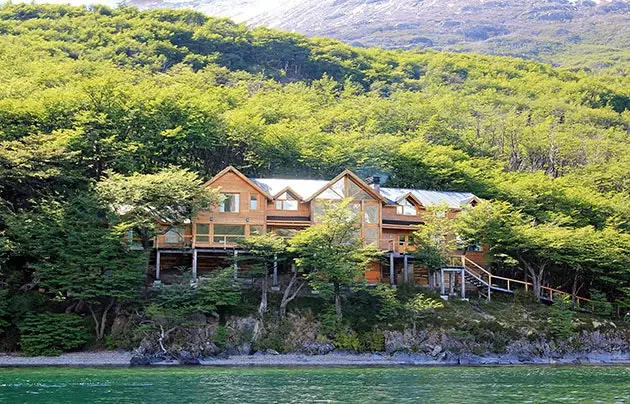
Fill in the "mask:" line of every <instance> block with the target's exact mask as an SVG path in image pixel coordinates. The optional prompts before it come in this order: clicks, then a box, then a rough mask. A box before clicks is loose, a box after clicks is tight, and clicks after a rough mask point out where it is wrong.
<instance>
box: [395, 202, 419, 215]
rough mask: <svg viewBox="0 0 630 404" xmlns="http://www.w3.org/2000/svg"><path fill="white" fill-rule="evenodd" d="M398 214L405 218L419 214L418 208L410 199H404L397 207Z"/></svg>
mask: <svg viewBox="0 0 630 404" xmlns="http://www.w3.org/2000/svg"><path fill="white" fill-rule="evenodd" d="M396 213H397V214H399V215H405V216H415V215H416V214H417V211H416V206H415V205H414V204H413V203H411V202H410V201H409V200H408V199H403V200H402V201H400V202H399V203H398V206H396Z"/></svg>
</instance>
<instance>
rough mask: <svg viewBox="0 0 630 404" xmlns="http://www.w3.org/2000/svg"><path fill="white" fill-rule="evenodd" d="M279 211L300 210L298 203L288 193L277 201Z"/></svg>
mask: <svg viewBox="0 0 630 404" xmlns="http://www.w3.org/2000/svg"><path fill="white" fill-rule="evenodd" d="M276 209H277V210H298V201H297V200H296V199H295V198H294V197H293V196H292V195H291V194H290V193H288V192H285V193H284V194H282V195H280V196H279V197H278V199H276Z"/></svg>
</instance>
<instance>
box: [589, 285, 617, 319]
mask: <svg viewBox="0 0 630 404" xmlns="http://www.w3.org/2000/svg"><path fill="white" fill-rule="evenodd" d="M591 304H592V307H593V314H597V315H598V316H603V317H610V316H612V314H613V307H612V304H610V303H608V301H607V299H606V294H605V293H602V292H600V291H598V290H593V291H592V292H591Z"/></svg>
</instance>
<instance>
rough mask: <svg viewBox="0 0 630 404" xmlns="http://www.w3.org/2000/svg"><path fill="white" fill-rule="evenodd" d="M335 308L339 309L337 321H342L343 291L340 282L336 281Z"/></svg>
mask: <svg viewBox="0 0 630 404" xmlns="http://www.w3.org/2000/svg"><path fill="white" fill-rule="evenodd" d="M335 308H336V309H337V321H341V319H342V318H343V313H342V312H341V291H340V290H339V284H338V283H335Z"/></svg>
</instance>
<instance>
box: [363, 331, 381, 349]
mask: <svg viewBox="0 0 630 404" xmlns="http://www.w3.org/2000/svg"><path fill="white" fill-rule="evenodd" d="M359 342H360V344H361V350H362V351H365V352H383V351H385V335H384V334H383V333H382V332H381V331H378V330H375V331H370V332H364V333H361V334H359Z"/></svg>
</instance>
